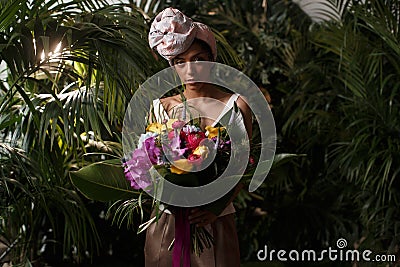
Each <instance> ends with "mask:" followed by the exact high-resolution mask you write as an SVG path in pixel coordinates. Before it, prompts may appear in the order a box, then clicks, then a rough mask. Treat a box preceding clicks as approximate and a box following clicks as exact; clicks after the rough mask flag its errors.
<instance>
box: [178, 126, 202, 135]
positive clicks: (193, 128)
mask: <svg viewBox="0 0 400 267" xmlns="http://www.w3.org/2000/svg"><path fill="white" fill-rule="evenodd" d="M182 130H183V131H184V132H185V133H187V134H188V133H192V132H200V131H201V129H200V128H199V127H196V126H194V125H185V126H183V128H182Z"/></svg>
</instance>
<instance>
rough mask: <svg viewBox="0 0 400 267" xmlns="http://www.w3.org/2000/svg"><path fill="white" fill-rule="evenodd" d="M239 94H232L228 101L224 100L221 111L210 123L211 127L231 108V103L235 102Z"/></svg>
mask: <svg viewBox="0 0 400 267" xmlns="http://www.w3.org/2000/svg"><path fill="white" fill-rule="evenodd" d="M239 96H240V94H232V95H231V97H230V98H229V100H228V102H226V104H225V107H224V109H223V110H222V112H221V113H220V114H219V116H218V118H217V119H216V120H215V121H214V123H213V124H212V127H215V125H217V123H219V121H220V120H221V119H222V117H224V116H225V114H226V113H227V112H228V111H229V110H231V109H232V108H233V103H235V102H236V100H237V99H238V98H239Z"/></svg>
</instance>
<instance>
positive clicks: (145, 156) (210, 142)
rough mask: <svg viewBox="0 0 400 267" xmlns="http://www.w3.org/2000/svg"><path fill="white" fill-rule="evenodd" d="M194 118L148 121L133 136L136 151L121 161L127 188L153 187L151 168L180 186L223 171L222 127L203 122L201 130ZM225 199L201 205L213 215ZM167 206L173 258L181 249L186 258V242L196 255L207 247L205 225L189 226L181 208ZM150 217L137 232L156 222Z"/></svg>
mask: <svg viewBox="0 0 400 267" xmlns="http://www.w3.org/2000/svg"><path fill="white" fill-rule="evenodd" d="M199 122H200V120H197V122H196V121H195V120H192V121H191V122H189V123H186V122H185V121H183V120H178V119H168V120H164V121H163V122H162V123H158V122H153V123H150V124H148V125H147V127H146V132H145V133H143V134H141V136H140V138H139V141H138V144H137V147H136V149H134V150H133V151H132V153H131V154H130V155H128V157H126V158H125V159H124V161H123V166H124V173H125V177H126V179H127V180H129V181H130V184H131V186H132V187H133V188H134V189H143V190H145V191H146V190H147V189H149V188H152V189H153V190H155V188H154V187H157V186H158V185H159V184H158V183H157V181H155V180H154V177H152V175H151V170H156V171H157V172H158V173H160V174H162V176H163V178H165V179H166V180H168V181H170V182H172V183H174V184H177V185H180V186H185V187H193V186H201V185H204V184H207V183H209V182H211V181H212V180H213V179H215V178H216V177H218V175H219V174H220V173H221V172H222V171H223V170H224V166H225V165H226V164H224V163H226V162H228V161H229V156H230V150H231V141H230V139H229V135H228V134H227V130H226V127H212V126H207V127H205V131H202V130H201V129H200V127H199V125H200V124H199ZM157 190H159V189H158V188H157ZM161 190H162V189H161ZM229 198H230V194H227V195H225V196H224V197H222V198H220V199H218V200H217V201H215V202H213V203H210V204H208V205H207V207H204V208H207V209H208V210H210V211H212V212H214V213H215V214H216V215H219V214H220V213H221V212H222V210H223V209H224V208H225V207H226V205H227V202H228V200H229ZM158 204H159V206H157V208H156V210H159V209H160V210H162V209H164V206H165V205H162V204H163V203H158ZM168 209H170V210H172V213H174V214H175V220H176V221H177V222H178V224H176V225H179V226H176V229H175V239H174V241H173V244H174V252H173V258H175V259H174V260H176V258H178V259H180V255H181V254H182V253H181V251H179V250H183V251H184V255H185V251H186V255H187V253H188V252H189V259H190V250H189V249H188V248H187V247H188V246H189V247H191V250H192V251H193V252H195V253H196V254H197V255H199V254H200V253H201V252H202V251H203V249H204V248H205V247H206V248H210V247H211V246H212V244H213V238H212V235H211V234H210V233H209V232H208V231H207V230H206V229H205V228H203V227H194V226H193V225H189V222H188V218H187V217H188V209H187V208H182V207H168ZM156 217H157V216H156ZM156 217H154V218H152V219H151V220H150V221H149V222H147V223H145V224H143V225H142V226H143V227H141V229H140V230H141V231H143V230H144V229H146V228H147V226H148V225H149V224H150V223H152V222H154V221H156ZM188 231H189V232H190V233H188ZM181 239H183V240H181ZM188 243H189V244H188ZM173 244H171V246H170V247H172V245H173ZM178 246H179V247H178ZM174 254H176V256H174ZM184 258H185V256H184ZM186 260H188V259H186ZM184 261H185V259H184Z"/></svg>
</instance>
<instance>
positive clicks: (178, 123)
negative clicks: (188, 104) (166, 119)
mask: <svg viewBox="0 0 400 267" xmlns="http://www.w3.org/2000/svg"><path fill="white" fill-rule="evenodd" d="M185 124H186V122H185V121H181V120H177V121H175V122H174V123H172V128H173V129H181V128H182V127H183V126H185Z"/></svg>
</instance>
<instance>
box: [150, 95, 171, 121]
mask: <svg viewBox="0 0 400 267" xmlns="http://www.w3.org/2000/svg"><path fill="white" fill-rule="evenodd" d="M153 112H154V117H155V119H156V122H159V123H162V122H163V121H164V120H168V119H169V116H168V113H167V112H166V111H165V109H164V106H163V105H162V104H161V101H160V99H159V98H157V99H154V100H153Z"/></svg>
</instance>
